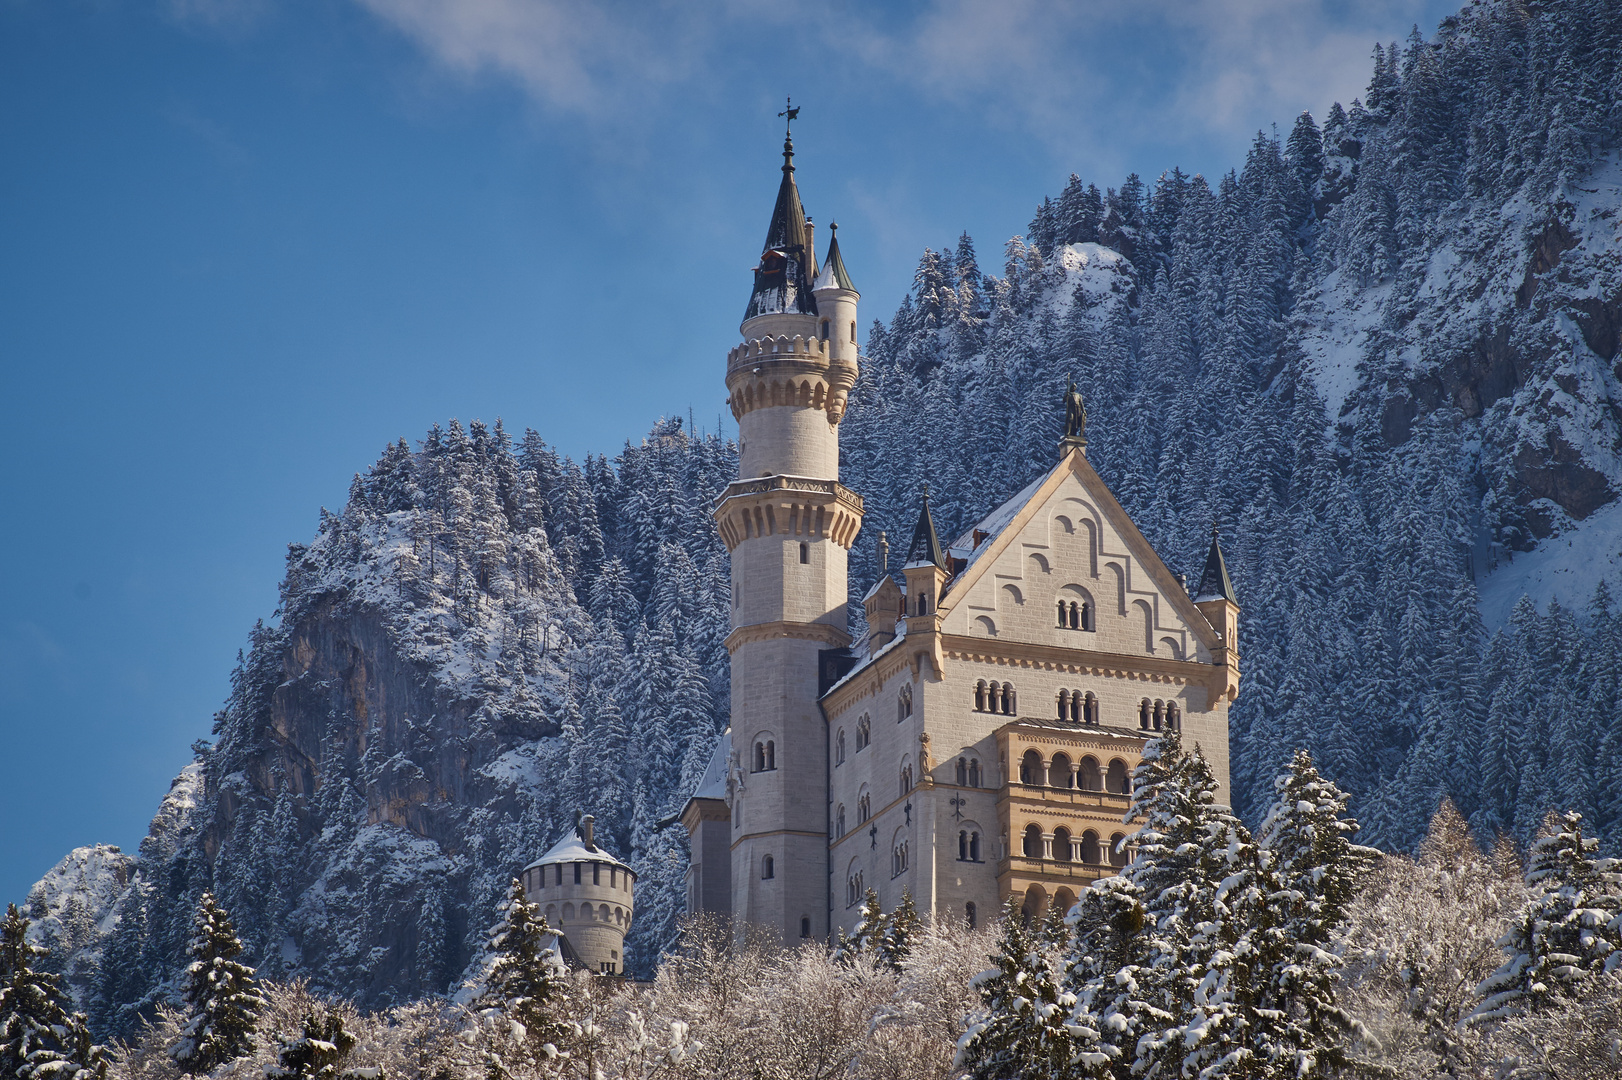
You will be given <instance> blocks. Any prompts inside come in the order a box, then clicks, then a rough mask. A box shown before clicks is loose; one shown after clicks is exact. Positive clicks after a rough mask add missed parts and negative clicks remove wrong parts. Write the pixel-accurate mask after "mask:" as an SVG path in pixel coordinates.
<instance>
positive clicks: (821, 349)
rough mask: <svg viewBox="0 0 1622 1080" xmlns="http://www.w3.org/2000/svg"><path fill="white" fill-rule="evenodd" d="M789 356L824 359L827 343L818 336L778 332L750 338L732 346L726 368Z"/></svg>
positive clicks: (826, 354)
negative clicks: (777, 333) (769, 335)
mask: <svg viewBox="0 0 1622 1080" xmlns="http://www.w3.org/2000/svg"><path fill="white" fill-rule="evenodd" d="M790 357H805V358H812V357H817V358H820V359H822V360H824V361H826V360H827V359H828V343H827V342H826V341H824V340H822V339H820V338H806V337H801V336H800V335H799V334H795V335H794V336H793V337H788V336H787V335H782V334H780V335H778V336H777V337H763V338H752V339H750V340H749V341H746V342H744V343H743V344H742V345H737V346H734V347H733V349H732V351H731V352H729V353H727V368H728V370H730V369H731V368H733V367H735V366H737V365H739V364H747V363H751V362H758V361H760V360H778V359H788V358H790Z"/></svg>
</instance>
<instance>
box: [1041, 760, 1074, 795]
mask: <svg viewBox="0 0 1622 1080" xmlns="http://www.w3.org/2000/svg"><path fill="white" fill-rule="evenodd" d="M1048 783H1049V784H1052V785H1053V786H1054V787H1056V788H1068V787H1075V786H1076V776H1075V774H1074V773H1072V772H1071V771H1070V755H1069V754H1054V755H1053V764H1051V765H1049V766H1048Z"/></svg>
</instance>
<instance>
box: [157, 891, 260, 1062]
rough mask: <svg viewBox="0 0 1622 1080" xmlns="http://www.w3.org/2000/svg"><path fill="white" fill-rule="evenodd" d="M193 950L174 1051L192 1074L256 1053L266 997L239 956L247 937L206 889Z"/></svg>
mask: <svg viewBox="0 0 1622 1080" xmlns="http://www.w3.org/2000/svg"><path fill="white" fill-rule="evenodd" d="M190 952H191V957H192V962H191V965H190V966H189V967H187V969H186V980H187V986H186V1007H187V1011H188V1013H189V1019H188V1020H187V1022H186V1026H185V1027H184V1028H183V1029H182V1031H181V1038H180V1041H179V1042H177V1043H175V1044H174V1046H172V1047H171V1048H170V1050H169V1054H170V1056H171V1057H172V1058H174V1060H175V1064H177V1065H179V1066H180V1067H181V1068H182V1069H184V1070H185V1071H187V1072H189V1073H210V1072H213V1071H214V1070H215V1068H217V1067H218V1066H220V1065H223V1064H224V1063H226V1062H228V1061H234V1060H236V1059H237V1058H239V1057H244V1056H246V1055H247V1054H250V1053H252V1052H253V1049H254V1039H253V1035H254V1028H255V1026H256V1023H257V1018H258V1013H259V1011H260V1010H261V1009H262V1008H263V1007H264V1004H265V1000H264V996H263V995H262V994H260V992H259V985H258V982H257V981H256V979H255V978H254V969H253V968H251V967H249V966H248V965H247V964H244V963H242V962H241V961H239V960H238V959H237V958H238V957H239V956H241V955H242V942H241V941H239V940H237V935H236V931H235V930H234V929H233V928H232V926H231V919H230V916H229V915H227V914H226V912H225V909H224V908H222V907H220V906H219V904H217V903H216V902H215V900H214V896H213V894H212V893H204V894H203V896H202V899H201V901H199V903H198V905H197V917H196V921H195V930H194V932H193V934H192V940H191V946H190Z"/></svg>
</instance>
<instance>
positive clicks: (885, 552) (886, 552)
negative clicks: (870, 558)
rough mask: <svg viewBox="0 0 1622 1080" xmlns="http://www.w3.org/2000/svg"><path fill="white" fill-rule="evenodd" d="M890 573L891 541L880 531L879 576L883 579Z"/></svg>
mask: <svg viewBox="0 0 1622 1080" xmlns="http://www.w3.org/2000/svg"><path fill="white" fill-rule="evenodd" d="M889 572H890V539H889V537H887V536H885V535H884V530H883V529H880V530H879V576H880V577H883V576H884V575H885V574H888V573H889Z"/></svg>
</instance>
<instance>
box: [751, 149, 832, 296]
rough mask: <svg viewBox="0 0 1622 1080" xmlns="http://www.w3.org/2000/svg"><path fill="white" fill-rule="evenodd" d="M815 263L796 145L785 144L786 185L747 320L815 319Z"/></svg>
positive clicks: (774, 211) (780, 193)
mask: <svg viewBox="0 0 1622 1080" xmlns="http://www.w3.org/2000/svg"><path fill="white" fill-rule="evenodd" d="M816 273H817V268H816V265H815V260H814V259H813V258H812V256H811V253H810V251H809V250H808V247H807V245H806V242H805V207H804V206H802V205H801V204H800V189H799V188H798V187H796V186H795V183H794V143H793V142H792V141H791V140H789V139H784V140H783V183H782V184H781V185H779V187H778V189H777V205H776V206H775V207H774V208H773V209H772V223H771V225H770V226H769V227H768V228H767V229H766V245H765V247H764V249H763V250H762V252H761V256H760V264H759V265H758V266H756V267H755V288H754V291H753V292H751V293H750V294H749V306H748V307H747V308H745V309H744V313H743V317H744V318H745V319H746V320H747V319H752V318H754V317H755V316H756V315H777V314H784V313H787V314H800V315H815V314H816V313H817V298H816V297H815V296H813V295H811V279H812V278H814V277H815V276H816Z"/></svg>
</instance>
